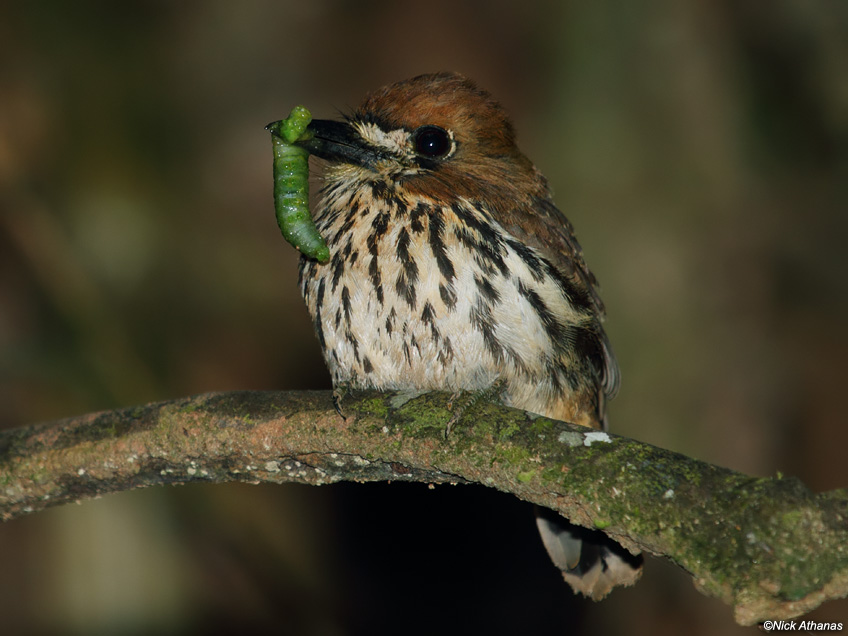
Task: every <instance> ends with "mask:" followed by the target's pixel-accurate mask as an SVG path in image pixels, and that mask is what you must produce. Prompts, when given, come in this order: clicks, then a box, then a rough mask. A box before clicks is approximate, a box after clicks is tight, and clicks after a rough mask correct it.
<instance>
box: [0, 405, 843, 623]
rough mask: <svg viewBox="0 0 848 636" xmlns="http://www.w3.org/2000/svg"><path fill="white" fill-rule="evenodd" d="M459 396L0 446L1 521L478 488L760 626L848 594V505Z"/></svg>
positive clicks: (217, 416)
mask: <svg viewBox="0 0 848 636" xmlns="http://www.w3.org/2000/svg"><path fill="white" fill-rule="evenodd" d="M450 398H451V396H450V395H449V394H445V393H425V394H404V393H376V392H364V393H356V394H354V395H350V396H347V397H346V398H345V401H344V403H343V410H344V418H342V416H340V415H339V414H338V413H337V412H336V410H335V408H334V407H333V402H332V398H331V394H330V393H329V392H248V391H244V392H230V393H213V394H206V395H200V396H196V397H191V398H185V399H180V400H172V401H168V402H160V403H156V404H148V405H144V406H138V407H133V408H127V409H120V410H115V411H106V412H102V413H92V414H89V415H83V416H80V417H75V418H68V419H65V420H59V421H56V422H50V423H44V424H37V425H34V426H30V427H26V428H20V429H14V430H9V431H5V432H3V433H0V517H2V519H4V520H6V519H12V518H14V517H18V516H21V515H24V514H27V513H31V512H35V511H38V510H41V509H44V508H47V507H49V506H53V505H57V504H62V503H67V502H72V501H79V500H81V499H86V498H91V497H95V496H98V495H102V494H106V493H111V492H118V491H122V490H129V489H131V488H140V487H144V486H151V485H157V484H177V483H188V482H198V481H201V482H227V481H247V482H272V483H284V482H299V483H306V484H314V485H319V484H326V483H333V482H338V481H387V480H393V481H398V480H401V481H421V482H429V483H443V482H449V483H478V484H482V485H485V486H490V487H493V488H497V489H498V490H501V491H504V492H509V493H512V494H514V495H516V496H518V497H520V498H522V499H525V500H527V501H530V502H533V503H536V504H538V505H541V506H546V507H549V508H551V509H554V510H557V511H558V512H560V513H561V514H563V515H564V516H566V517H568V518H569V519H570V520H571V521H572V522H574V523H577V524H579V525H583V526H586V527H589V528H596V529H599V530H602V531H603V532H605V533H606V534H608V535H609V536H611V537H612V538H614V539H615V540H616V541H618V542H620V543H621V544H622V545H624V546H625V547H627V548H630V549H632V550H634V551H635V550H643V551H646V552H649V553H652V554H654V555H658V556H662V557H666V558H668V559H670V560H671V561H673V562H674V563H676V564H677V565H679V566H680V567H682V568H684V569H685V570H686V571H688V572H689V573H690V574H691V575H692V577H693V580H694V583H695V585H696V586H697V587H698V589H700V590H701V591H703V592H704V593H706V594H709V595H711V596H716V597H718V598H720V599H722V600H724V601H725V602H727V603H729V604H730V605H732V606H733V608H734V613H735V617H736V620H737V621H738V622H740V623H742V624H745V625H750V624H754V623H756V622H758V621H762V620H766V619H781V618H791V617H794V616H798V615H801V614H803V613H805V612H808V611H810V610H812V609H813V608H815V607H817V606H818V605H820V604H821V603H823V602H825V601H827V600H829V599H835V598H841V597H844V596H847V595H848V492H846V491H845V490H838V491H832V492H827V493H821V494H814V493H812V492H810V491H809V490H808V489H807V488H806V487H805V486H804V485H803V484H802V483H801V482H800V481H798V480H797V479H794V478H786V477H779V476H778V477H775V478H770V479H766V478H756V477H750V476H747V475H743V474H741V473H737V472H734V471H731V470H728V469H726V468H721V467H718V466H714V465H711V464H707V463H705V462H701V461H698V460H695V459H692V458H689V457H686V456H684V455H680V454H678V453H674V452H671V451H668V450H663V449H660V448H657V447H654V446H651V445H648V444H644V443H641V442H637V441H635V440H631V439H627V438H624V437H619V436H616V435H608V434H605V433H599V432H598V431H593V430H588V429H584V428H581V427H578V426H574V425H571V424H567V423H563V422H556V421H553V420H550V419H547V418H543V417H538V416H534V415H532V414H530V413H525V412H524V411H519V410H516V409H510V408H507V407H503V406H500V405H498V404H494V403H491V402H485V401H480V402H476V403H474V404H473V405H472V406H471V407H470V408H468V409H467V410H466V411H464V412H463V415H462V418H461V419H460V421H459V422H457V423H456V424H455V425H454V426H453V427H452V430H451V433H450V435H448V436H447V437H446V436H445V434H444V433H445V427H446V426H447V423H448V422H449V421H451V418H452V416H453V413H452V412H451V410H450Z"/></svg>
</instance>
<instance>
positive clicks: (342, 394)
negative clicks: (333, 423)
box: [333, 382, 351, 421]
mask: <svg viewBox="0 0 848 636" xmlns="http://www.w3.org/2000/svg"><path fill="white" fill-rule="evenodd" d="M350 393H351V388H350V384H349V383H348V382H342V383H340V384H337V385H336V386H334V387H333V408H334V409H336V413H338V414H339V417H341V418H342V419H343V420H344V421H347V415H345V414H344V411H343V410H342V401H343V400H344V399H345V398H346V397H347V396H348V395H350Z"/></svg>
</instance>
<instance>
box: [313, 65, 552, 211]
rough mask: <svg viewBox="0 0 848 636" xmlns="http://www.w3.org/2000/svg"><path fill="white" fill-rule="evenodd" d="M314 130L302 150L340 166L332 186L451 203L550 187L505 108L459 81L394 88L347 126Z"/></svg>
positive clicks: (322, 125)
mask: <svg viewBox="0 0 848 636" xmlns="http://www.w3.org/2000/svg"><path fill="white" fill-rule="evenodd" d="M309 130H310V131H311V132H312V137H311V138H310V139H308V140H306V141H302V142H298V143H299V145H301V146H303V147H304V148H306V149H308V150H309V152H310V153H312V154H314V155H316V156H317V157H321V158H323V159H326V160H328V161H329V162H330V163H331V164H332V165H334V167H333V168H331V169H330V172H329V178H330V179H332V178H333V177H334V176H336V177H338V178H351V176H354V175H355V176H354V178H359V179H362V180H366V181H373V180H384V181H386V182H389V183H393V184H397V185H401V186H402V187H403V188H404V189H405V190H406V191H407V192H409V193H411V194H420V195H423V196H426V197H431V198H443V199H450V198H451V197H457V196H464V197H467V198H470V199H481V198H488V197H491V196H492V195H497V194H501V195H502V196H509V194H511V193H508V192H505V190H512V189H514V188H523V189H524V192H529V191H534V192H535V191H537V190H539V189H540V188H542V189H544V187H545V186H544V180H543V178H542V177H541V175H540V174H539V173H538V172H537V171H536V170H535V168H534V167H533V165H532V164H531V162H530V161H529V160H528V159H527V158H526V157H525V156H524V155H523V154H521V152H520V151H519V150H518V147H517V146H516V143H515V132H514V129H513V127H512V124H511V123H510V121H509V119H508V117H507V115H506V113H505V112H504V110H503V108H502V107H501V106H500V104H498V103H497V102H496V101H495V100H494V99H493V98H492V96H491V95H490V94H489V93H487V92H486V91H483V90H481V89H479V88H477V86H476V85H475V84H474V83H473V82H471V81H470V80H468V79H466V78H465V77H463V76H462V75H459V74H456V73H436V74H431V75H420V76H418V77H414V78H412V79H409V80H405V81H402V82H398V83H396V84H392V85H390V86H386V87H384V88H381V89H379V90H377V91H375V92H374V93H371V94H370V95H368V96H367V97H366V98H365V100H364V102H363V103H362V104H361V105H360V106H359V108H358V109H357V110H356V111H355V112H354V113H353V115H351V116H349V117H347V118H346V119H345V120H343V121H332V120H314V121H313V122H312V123H311V124H310V125H309Z"/></svg>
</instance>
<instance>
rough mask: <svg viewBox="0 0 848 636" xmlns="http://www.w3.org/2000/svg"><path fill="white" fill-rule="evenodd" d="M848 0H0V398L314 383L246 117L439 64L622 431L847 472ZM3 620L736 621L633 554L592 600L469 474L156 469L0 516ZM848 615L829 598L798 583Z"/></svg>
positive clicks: (98, 405) (287, 624)
mask: <svg viewBox="0 0 848 636" xmlns="http://www.w3.org/2000/svg"><path fill="white" fill-rule="evenodd" d="M846 27H848V4H846V3H844V2H840V1H832V2H808V1H807V0H794V1H789V0H774V1H770V2H751V1H742V2H737V1H733V0H722V1H715V2H698V1H696V0H686V1H680V0H674V1H672V0H666V1H662V0H653V1H651V0H636V1H635V2H627V3H614V2H610V1H600V2H554V1H551V2H520V3H519V2H505V1H490V2H483V1H478V2H467V1H466V2H451V1H448V0H443V1H439V0H433V1H430V2H427V3H423V2H422V3H390V2H368V1H353V0H350V1H341V0H323V1H313V2H272V1H270V0H268V1H252V2H242V3H234V2H233V3H231V2H226V1H224V0H218V1H212V2H202V3H201V2H182V3H169V2H148V3H136V2H112V3H106V2H102V3H68V2H58V1H54V2H49V1H42V2H31V3H24V2H11V3H5V4H4V5H3V8H0V426H3V427H11V426H19V425H23V424H27V423H32V422H37V421H41V420H49V419H55V418H60V417H64V416H69V415H75V414H80V413H84V412H88V411H93V410H100V409H109V408H113V407H119V406H128V405H133V404H139V403H144V402H149V401H154V400H161V399H167V398H173V397H178V396H183V395H188V394H193V393H200V392H206V391H216V390H229V389H300V388H327V387H329V379H328V376H327V373H326V371H325V370H324V368H323V364H322V361H321V358H320V353H319V350H318V345H317V342H316V341H315V339H314V337H313V336H312V332H311V327H310V325H309V322H308V318H307V313H306V310H305V308H304V307H303V304H302V302H301V299H300V296H299V294H298V291H297V288H296V262H297V255H296V253H295V251H294V250H293V249H291V248H290V247H289V246H288V245H287V244H286V243H285V242H284V241H283V240H282V238H281V237H280V234H279V230H278V229H277V227H276V224H275V221H274V215H273V207H272V200H271V148H270V143H269V139H268V134H267V132H266V131H265V130H264V129H263V127H264V125H265V124H266V123H268V122H269V121H272V120H275V119H279V118H280V117H282V116H284V115H285V114H287V113H288V110H289V109H290V108H291V107H292V106H293V105H295V104H298V103H302V104H305V105H307V106H308V107H309V108H310V109H311V110H312V111H313V113H314V114H315V116H316V117H324V118H326V117H334V116H336V115H337V113H338V112H339V110H341V111H346V110H349V109H351V108H352V107H354V106H355V105H356V104H357V103H358V102H359V100H360V99H361V98H362V97H363V96H364V94H365V93H366V92H367V91H369V90H371V89H374V88H377V87H379V86H381V85H383V84H386V83H388V82H392V81H395V80H398V79H403V78H407V77H411V76H413V75H416V74H419V73H422V72H431V71H436V70H456V71H460V72H463V73H465V74H466V75H468V76H470V77H472V78H474V79H476V80H477V81H478V82H479V83H480V84H481V85H482V86H484V87H485V88H488V89H489V90H490V91H492V92H493V93H494V94H495V95H496V96H497V97H498V98H499V99H500V100H501V101H502V102H503V104H504V105H505V106H506V107H507V109H508V110H509V111H510V112H511V113H512V114H513V117H514V121H515V124H516V127H517V130H518V132H519V141H520V144H521V147H522V148H523V150H524V151H525V152H526V153H527V154H528V156H530V157H531V158H532V159H533V160H534V162H535V163H536V164H537V165H538V166H539V167H540V168H541V169H542V170H543V172H544V173H545V174H546V175H547V176H548V178H549V179H550V182H551V184H552V186H553V188H554V190H555V192H556V200H557V202H558V204H559V206H560V207H561V208H562V209H563V210H564V211H565V212H566V213H567V215H568V216H569V218H570V219H571V221H572V222H573V223H574V225H575V227H576V229H577V233H578V236H579V238H580V241H581V243H582V244H583V247H584V250H585V253H586V257H587V260H588V262H589V265H590V266H591V268H592V269H593V270H594V272H595V273H596V274H597V276H598V278H599V280H600V281H601V284H602V288H603V290H602V291H603V296H604V299H605V301H606V303H607V307H608V313H609V319H608V322H607V327H608V331H609V334H610V337H611V339H612V342H613V344H614V347H615V349H616V351H617V354H618V357H619V360H620V363H621V367H622V371H623V378H624V380H623V388H622V392H621V394H620V396H619V397H618V399H617V400H616V401H615V402H614V403H613V404H612V407H611V422H612V428H613V430H614V431H616V432H618V433H621V434H624V435H628V436H632V437H636V438H639V439H641V440H645V441H648V442H651V443H653V444H657V445H659V446H663V447H666V448H671V449H674V450H677V451H680V452H683V453H686V454H689V455H693V456H696V457H698V458H701V459H704V460H707V461H710V462H713V463H717V464H721V465H724V466H728V467H731V468H734V469H737V470H741V471H744V472H747V473H750V474H754V475H771V474H774V473H775V472H776V471H782V472H783V473H786V474H794V475H797V476H799V477H800V478H801V479H803V480H804V481H805V482H806V483H807V484H808V485H809V486H810V487H811V488H812V489H814V490H827V489H833V488H838V487H845V486H846V482H848V465H847V464H848V462H847V461H846V451H845V449H846V447H848V430H847V427H846V426H845V422H846V417H845V415H844V408H845V407H844V395H845V386H846V380H848V372H846V359H848V333H847V332H846V326H848V252H846V239H848V160H847V159H848V153H846V143H848V136H847V135H848V28H846ZM0 616H2V631H3V633H4V634H6V633H8V634H29V633H32V634H147V633H159V634H170V633H173V634H193V633H222V634H224V633H235V632H241V633H244V632H256V631H259V630H260V629H262V630H271V631H272V633H282V634H331V635H336V634H338V635H346V634H403V633H409V634H418V633H420V634H433V633H441V634H450V633H463V634H466V633H471V634H474V633H492V634H496V633H505V634H516V633H534V634H553V633H566V632H568V633H572V634H608V633H616V632H625V631H626V633H628V634H635V635H640V634H652V635H653V634H657V635H662V634H680V633H687V634H691V635H701V634H704V635H706V634H734V633H743V632H747V633H751V632H752V631H753V630H751V629H747V630H745V629H743V628H740V627H737V626H735V625H734V624H733V622H732V617H731V612H730V610H729V608H728V607H726V606H724V605H722V604H721V603H719V602H717V601H714V600H710V599H707V598H704V597H702V596H701V595H699V594H698V593H697V592H696V591H695V590H694V588H693V586H692V583H691V581H690V580H689V578H688V577H687V576H686V575H685V574H683V573H682V572H680V571H678V570H677V569H676V568H674V567H673V566H671V565H669V564H667V563H664V562H661V561H658V560H656V559H649V560H648V563H647V566H646V571H645V575H644V577H643V579H642V581H641V582H640V583H639V585H638V586H636V587H635V588H632V589H628V590H623V591H618V592H615V593H614V594H613V595H612V597H611V598H610V599H608V600H607V601H604V602H602V603H599V604H595V603H592V602H589V601H584V600H582V599H576V598H574V597H573V596H572V595H571V594H570V592H569V591H568V590H567V588H566V586H565V585H564V584H563V583H562V582H561V581H560V580H559V576H558V574H557V572H556V571H555V570H554V569H553V567H552V566H551V565H550V564H548V563H547V561H546V557H545V555H544V552H543V550H542V548H541V545H540V543H539V541H538V539H537V538H536V536H535V528H534V524H533V521H532V514H531V511H530V508H529V507H528V506H527V505H526V504H523V503H522V502H518V501H516V500H514V499H513V498H511V497H509V496H505V495H502V494H499V493H496V492H493V491H487V490H485V489H477V488H460V487H453V488H451V487H444V486H443V487H438V488H435V489H433V490H430V489H428V488H427V487H426V486H423V485H421V486H416V485H400V484H392V485H339V486H333V487H325V488H320V489H318V488H306V487H296V486H292V487H258V486H247V485H232V486H211V487H203V486H191V487H188V486H187V487H182V488H167V489H164V488H163V489H151V490H146V491H139V492H132V493H125V494H120V495H116V496H111V497H107V498H105V499H103V500H98V501H91V502H86V503H83V504H82V505H79V506H68V507H64V508H59V509H53V510H50V511H47V512H45V513H42V514H38V515H34V516H32V517H29V518H23V519H19V520H16V521H13V522H10V523H7V524H4V525H2V526H0ZM813 617H815V618H816V619H818V620H834V621H842V622H843V623H846V624H848V603H846V602H834V603H830V604H829V605H826V606H824V607H823V608H821V609H820V610H818V611H817V612H815V613H814V614H813Z"/></svg>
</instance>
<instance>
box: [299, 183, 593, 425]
mask: <svg viewBox="0 0 848 636" xmlns="http://www.w3.org/2000/svg"><path fill="white" fill-rule="evenodd" d="M316 225H317V226H318V229H319V231H320V232H321V234H322V235H323V236H324V237H325V238H326V239H327V242H328V245H329V247H330V252H331V258H330V261H329V262H328V263H327V264H324V265H321V264H319V263H316V262H314V261H306V260H304V261H303V264H302V269H301V280H300V284H301V290H302V293H303V296H304V298H305V300H306V303H307V306H308V308H309V312H310V314H311V316H312V319H313V323H314V326H315V330H316V333H317V335H318V338H319V341H320V343H321V346H322V350H323V352H324V356H325V359H326V362H327V365H328V367H329V369H330V372H331V374H332V377H333V381H334V383H335V384H339V383H348V384H350V385H352V386H354V387H361V388H377V389H417V390H436V389H438V390H480V389H484V388H487V387H489V386H491V385H492V384H493V383H494V382H495V381H496V380H499V379H500V380H504V381H505V383H506V386H507V388H506V394H507V400H508V402H510V403H512V404H513V405H515V406H519V407H521V408H525V409H527V410H531V411H535V412H538V413H543V414H550V415H552V416H555V417H561V416H562V413H560V412H556V413H551V410H552V408H553V407H551V404H552V403H553V402H556V403H557V404H559V405H560V406H558V407H556V408H558V409H560V410H561V409H562V404H565V403H573V402H574V399H573V397H574V396H575V395H576V393H579V392H580V389H581V388H582V387H583V386H584V385H585V384H586V379H585V378H584V377H582V376H583V375H584V369H583V368H582V366H581V365H580V364H579V360H578V359H577V358H576V357H575V356H574V351H573V346H572V344H573V342H574V341H575V337H576V334H578V333H579V331H580V330H581V329H582V328H584V327H585V326H586V324H587V321H588V317H587V316H585V315H583V314H581V313H580V311H578V310H577V309H575V307H573V306H572V305H571V303H570V302H569V300H568V298H567V294H566V293H565V290H563V289H562V285H561V283H560V282H559V281H558V280H557V278H556V277H555V276H553V275H551V268H552V266H551V265H550V263H548V262H547V261H546V260H545V259H543V258H542V257H541V256H540V255H539V254H538V253H537V252H535V251H534V250H532V249H531V248H529V247H526V246H524V245H522V244H520V243H518V242H517V241H515V239H514V238H513V237H511V236H509V235H508V234H507V233H506V232H504V231H503V229H502V228H501V227H500V226H499V225H498V224H497V223H496V222H495V221H494V220H493V219H492V217H491V215H490V214H489V213H488V212H487V210H486V209H485V208H483V207H482V206H481V205H479V204H477V205H475V204H474V203H473V202H468V201H462V200H457V201H454V202H452V203H450V204H437V203H436V202H433V201H430V200H420V199H418V200H415V199H412V200H411V199H409V198H406V197H404V196H402V195H400V194H398V193H397V192H392V191H390V190H384V191H381V188H380V186H374V187H373V188H370V189H359V190H356V191H352V192H351V191H348V192H337V193H334V192H333V191H332V190H330V191H328V192H327V193H325V199H324V201H323V202H322V204H321V206H319V210H318V214H317V215H316ZM569 408H571V407H569ZM571 410H574V409H573V408H572V409H571ZM572 419H573V418H572Z"/></svg>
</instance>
